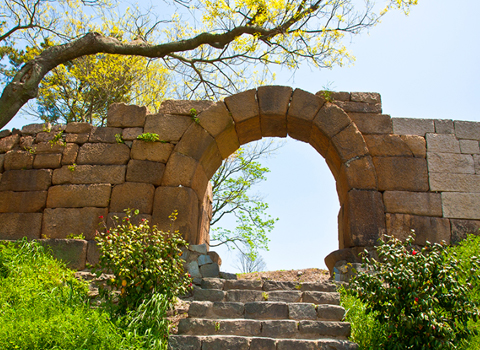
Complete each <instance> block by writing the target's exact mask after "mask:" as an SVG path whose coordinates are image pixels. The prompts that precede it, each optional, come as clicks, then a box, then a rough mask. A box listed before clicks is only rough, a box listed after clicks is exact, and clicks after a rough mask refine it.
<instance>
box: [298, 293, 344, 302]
mask: <svg viewBox="0 0 480 350" xmlns="http://www.w3.org/2000/svg"><path fill="white" fill-rule="evenodd" d="M302 301H303V302H304V303H313V304H316V305H323V304H328V305H340V295H339V294H338V293H330V292H316V291H305V292H304V293H303V298H302Z"/></svg>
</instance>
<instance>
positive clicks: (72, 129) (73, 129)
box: [65, 122, 93, 134]
mask: <svg viewBox="0 0 480 350" xmlns="http://www.w3.org/2000/svg"><path fill="white" fill-rule="evenodd" d="M92 128H93V125H92V124H90V123H83V122H74V123H68V124H67V127H66V128H65V132H66V133H72V134H90V131H91V130H92Z"/></svg>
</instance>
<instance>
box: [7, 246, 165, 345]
mask: <svg viewBox="0 0 480 350" xmlns="http://www.w3.org/2000/svg"><path fill="white" fill-rule="evenodd" d="M87 292H88V287H87V285H86V283H85V282H81V281H78V280H76V279H75V277H74V272H73V271H71V270H68V269H67V268H66V267H65V265H64V264H63V263H61V262H59V261H57V260H55V259H53V258H52V257H51V255H50V254H49V253H48V252H47V251H45V248H44V247H42V246H41V245H40V244H38V243H36V242H29V241H27V240H22V241H18V242H15V243H12V242H4V243H0V349H4V350H9V349H32V350H35V349H62V350H70V349H72V350H83V349H85V350H87V349H88V350H92V349H102V350H103V349H105V350H108V349H112V350H113V349H119V350H122V349H125V350H127V349H165V348H166V341H165V340H164V339H163V338H159V336H158V334H156V333H155V332H154V331H152V327H153V328H154V326H155V323H158V322H161V321H156V320H152V319H151V318H148V317H144V313H142V311H145V310H148V311H150V312H154V313H153V314H154V315H156V316H164V314H165V308H164V306H165V305H163V304H162V300H160V299H161V298H160V299H159V298H158V297H157V299H159V300H153V299H154V298H152V300H149V301H147V302H146V303H145V305H143V309H142V308H140V309H139V310H140V311H139V312H133V313H131V314H130V315H128V316H126V317H125V318H124V319H114V318H113V317H112V316H111V315H110V314H109V313H108V312H107V311H106V309H104V308H101V307H100V308H93V307H91V305H90V303H89V298H88V295H87ZM155 312H156V313H155ZM161 320H163V318H161ZM161 334H164V333H161Z"/></svg>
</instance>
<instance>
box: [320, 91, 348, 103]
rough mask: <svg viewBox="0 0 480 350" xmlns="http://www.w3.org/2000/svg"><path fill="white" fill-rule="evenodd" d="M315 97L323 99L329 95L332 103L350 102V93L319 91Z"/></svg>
mask: <svg viewBox="0 0 480 350" xmlns="http://www.w3.org/2000/svg"><path fill="white" fill-rule="evenodd" d="M315 95H316V96H318V97H320V98H323V99H325V98H326V96H327V95H329V97H330V99H332V100H333V101H350V93H349V92H346V91H330V90H320V91H318V92H317V93H315Z"/></svg>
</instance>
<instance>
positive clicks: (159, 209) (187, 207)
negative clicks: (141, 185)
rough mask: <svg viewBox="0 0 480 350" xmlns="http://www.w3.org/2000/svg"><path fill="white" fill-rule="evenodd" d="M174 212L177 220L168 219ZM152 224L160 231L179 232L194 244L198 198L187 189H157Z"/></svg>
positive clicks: (193, 192)
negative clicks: (176, 213)
mask: <svg viewBox="0 0 480 350" xmlns="http://www.w3.org/2000/svg"><path fill="white" fill-rule="evenodd" d="M174 210H177V211H178V216H177V220H176V221H175V222H172V221H171V220H170V219H169V216H170V214H172V213H173V211H174ZM152 224H153V225H157V226H158V228H159V229H160V230H165V231H168V230H171V231H175V230H179V232H180V233H181V234H182V235H183V237H184V238H185V239H186V240H187V242H189V243H190V244H196V243H197V242H196V235H197V228H198V198H197V195H196V194H195V191H193V190H192V189H191V188H188V187H158V188H157V189H156V190H155V199H154V203H153V215H152Z"/></svg>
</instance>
